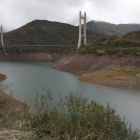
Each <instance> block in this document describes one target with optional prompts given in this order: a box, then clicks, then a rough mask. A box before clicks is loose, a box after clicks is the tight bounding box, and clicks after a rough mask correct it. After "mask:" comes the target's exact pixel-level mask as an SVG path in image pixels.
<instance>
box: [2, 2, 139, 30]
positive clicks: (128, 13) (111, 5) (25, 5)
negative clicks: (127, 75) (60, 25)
mask: <svg viewBox="0 0 140 140" xmlns="http://www.w3.org/2000/svg"><path fill="white" fill-rule="evenodd" d="M139 7H140V1H139V0H74V1H73V0H24V1H23V0H0V24H2V25H3V26H4V29H5V30H6V31H9V30H13V29H16V28H19V27H20V26H23V25H24V24H26V23H28V22H30V21H32V20H35V19H44V20H50V21H58V22H66V23H67V22H68V21H70V19H72V18H73V17H75V16H76V15H78V13H79V11H80V10H81V11H83V12H84V11H86V12H87V15H88V17H90V19H92V20H98V21H106V22H110V23H115V24H120V23H140V18H139V15H140V8H139Z"/></svg>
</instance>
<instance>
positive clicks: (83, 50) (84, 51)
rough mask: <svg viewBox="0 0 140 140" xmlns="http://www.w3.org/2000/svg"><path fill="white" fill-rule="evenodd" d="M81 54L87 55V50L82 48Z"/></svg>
mask: <svg viewBox="0 0 140 140" xmlns="http://www.w3.org/2000/svg"><path fill="white" fill-rule="evenodd" d="M79 52H80V53H82V54H85V53H87V49H86V48H84V47H82V48H80V50H79Z"/></svg>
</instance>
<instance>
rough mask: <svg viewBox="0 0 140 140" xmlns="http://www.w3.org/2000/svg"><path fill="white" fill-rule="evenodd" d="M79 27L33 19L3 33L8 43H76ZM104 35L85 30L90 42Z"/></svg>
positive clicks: (6, 43)
mask: <svg viewBox="0 0 140 140" xmlns="http://www.w3.org/2000/svg"><path fill="white" fill-rule="evenodd" d="M78 34H79V28H78V27H77V26H72V25H69V24H65V23H59V22H51V21H47V20H34V21H32V22H30V23H28V24H26V25H24V26H22V27H20V28H19V29H16V30H13V31H10V32H7V33H5V34H4V43H5V45H6V46H8V45H67V44H77V42H78ZM105 36H106V35H103V34H100V33H96V32H94V31H91V30H87V41H88V43H92V42H93V41H94V40H95V39H97V38H99V37H105Z"/></svg>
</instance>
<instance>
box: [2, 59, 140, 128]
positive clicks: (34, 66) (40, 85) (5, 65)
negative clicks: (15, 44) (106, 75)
mask: <svg viewBox="0 0 140 140" xmlns="http://www.w3.org/2000/svg"><path fill="white" fill-rule="evenodd" d="M52 63H53V62H50V61H0V73H2V74H5V75H6V76H7V77H8V78H7V79H6V80H4V81H3V82H2V85H1V87H2V88H3V90H4V91H5V92H6V93H8V94H11V93H12V95H13V97H14V98H16V99H19V100H22V101H26V102H27V103H28V104H29V105H31V106H32V105H33V102H34V100H35V98H36V93H39V94H45V93H46V91H47V90H50V92H51V93H52V95H53V98H54V101H57V100H58V97H59V94H60V93H61V94H62V96H63V97H64V96H66V95H68V94H69V93H70V92H73V93H75V94H81V95H82V96H83V97H87V98H88V99H89V100H95V101H96V102H97V103H99V104H101V105H104V106H105V107H106V106H107V103H109V104H110V106H111V107H113V108H115V109H116V113H117V114H119V115H121V116H122V117H123V116H125V117H126V121H129V122H130V123H131V124H132V128H134V129H136V128H138V129H139V130H140V91H138V90H131V89H122V88H112V87H105V86H99V85H94V84H89V83H85V82H81V81H79V80H78V74H74V73H66V72H61V71H57V70H55V69H52V67H51V65H52Z"/></svg>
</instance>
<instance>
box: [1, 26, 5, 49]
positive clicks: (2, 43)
mask: <svg viewBox="0 0 140 140" xmlns="http://www.w3.org/2000/svg"><path fill="white" fill-rule="evenodd" d="M1 45H2V47H3V50H5V48H4V42H3V30H2V25H1Z"/></svg>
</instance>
